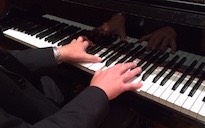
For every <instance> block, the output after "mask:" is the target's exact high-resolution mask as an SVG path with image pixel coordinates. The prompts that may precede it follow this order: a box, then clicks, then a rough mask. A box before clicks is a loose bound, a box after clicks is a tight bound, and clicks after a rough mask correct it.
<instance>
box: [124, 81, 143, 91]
mask: <svg viewBox="0 0 205 128" xmlns="http://www.w3.org/2000/svg"><path fill="white" fill-rule="evenodd" d="M142 86H143V84H142V82H141V81H140V82H137V83H126V84H125V91H134V90H137V89H139V88H141V87H142Z"/></svg>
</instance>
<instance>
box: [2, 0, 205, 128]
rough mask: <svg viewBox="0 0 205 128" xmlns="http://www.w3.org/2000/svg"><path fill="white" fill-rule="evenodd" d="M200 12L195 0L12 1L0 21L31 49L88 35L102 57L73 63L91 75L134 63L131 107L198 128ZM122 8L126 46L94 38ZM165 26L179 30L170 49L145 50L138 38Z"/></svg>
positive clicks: (202, 87) (204, 39)
mask: <svg viewBox="0 0 205 128" xmlns="http://www.w3.org/2000/svg"><path fill="white" fill-rule="evenodd" d="M204 10H205V3H204V1H200V0H163V1H162V0H97V1H96V0H86V1H85V0H35V1H25V0H17V1H15V0H13V1H11V5H10V12H8V13H7V15H6V16H5V17H4V18H2V19H1V30H2V34H3V36H4V37H5V38H7V39H9V40H11V41H14V42H15V43H20V44H22V45H23V46H26V47H30V48H45V47H60V46H62V45H65V44H67V43H68V42H69V41H71V40H72V39H73V38H75V37H77V36H79V35H84V36H87V37H88V38H89V39H90V40H91V41H93V42H94V43H95V44H96V45H95V46H94V47H91V48H89V49H88V52H89V53H91V54H94V55H98V56H101V57H102V58H103V62H101V63H94V64H93V63H79V64H73V65H74V66H76V67H77V68H79V69H81V70H82V71H85V72H88V73H89V74H93V73H94V72H95V71H97V70H99V69H102V68H107V67H111V66H113V65H115V64H117V63H125V62H129V61H135V62H137V63H138V66H141V67H142V69H143V72H142V73H141V75H140V76H137V77H136V78H135V79H134V80H133V81H132V82H136V81H139V80H142V82H143V84H144V86H143V87H142V88H141V89H140V90H136V91H134V92H131V93H129V95H128V96H126V102H127V103H128V104H131V105H132V106H134V107H136V108H138V107H139V106H140V105H141V106H142V107H141V108H144V111H145V112H147V115H153V116H154V117H153V118H155V116H158V114H159V113H160V117H158V118H160V119H161V120H162V119H165V118H166V122H168V123H167V124H169V125H170V127H175V125H174V124H175V123H176V122H180V123H182V124H185V125H182V126H185V127H190V128H191V127H195V128H203V127H205V58H204V55H205V35H204V34H205V33H204V32H205V31H204V30H205V12H204ZM119 12H120V13H124V15H125V16H126V18H127V19H126V21H127V23H126V27H127V28H126V31H127V40H126V43H125V42H121V41H120V40H119V39H118V38H116V37H105V38H96V37H98V36H97V35H95V34H96V33H94V32H93V30H94V29H95V27H97V26H100V25H101V24H102V23H103V22H105V21H107V20H109V18H110V17H111V16H112V15H113V14H114V13H119ZM165 26H171V27H173V28H174V30H176V33H177V38H176V43H177V51H176V53H175V54H172V53H170V49H167V50H166V51H165V52H162V51H158V50H153V51H146V46H147V44H148V42H147V41H143V42H141V43H138V40H139V39H140V38H141V37H142V36H143V35H145V34H148V33H151V32H153V31H155V30H158V29H160V28H162V27H165ZM139 100H141V102H139ZM150 106H155V107H154V108H155V109H153V107H150ZM141 108H140V109H141ZM155 110H157V111H155ZM142 111H143V109H142ZM150 113H152V114H150ZM167 120H168V121H167Z"/></svg>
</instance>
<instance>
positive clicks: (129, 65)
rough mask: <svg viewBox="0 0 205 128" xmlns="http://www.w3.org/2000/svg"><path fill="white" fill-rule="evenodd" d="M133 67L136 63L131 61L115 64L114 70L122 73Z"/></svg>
mask: <svg viewBox="0 0 205 128" xmlns="http://www.w3.org/2000/svg"><path fill="white" fill-rule="evenodd" d="M135 67H136V63H133V62H129V63H125V64H117V65H116V66H115V68H116V71H118V72H119V73H120V74H124V73H125V72H126V71H127V70H129V69H132V68H135Z"/></svg>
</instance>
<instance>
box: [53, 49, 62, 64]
mask: <svg viewBox="0 0 205 128" xmlns="http://www.w3.org/2000/svg"><path fill="white" fill-rule="evenodd" d="M53 55H54V58H55V60H56V62H57V64H61V63H62V57H61V53H60V52H59V50H58V48H57V47H53Z"/></svg>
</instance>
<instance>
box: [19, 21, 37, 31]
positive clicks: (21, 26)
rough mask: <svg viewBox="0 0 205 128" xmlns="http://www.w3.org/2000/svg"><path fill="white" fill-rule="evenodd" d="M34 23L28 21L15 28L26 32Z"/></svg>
mask: <svg viewBox="0 0 205 128" xmlns="http://www.w3.org/2000/svg"><path fill="white" fill-rule="evenodd" d="M32 25H33V24H32V23H31V22H30V21H27V23H25V24H22V25H20V26H18V27H16V28H15V29H16V30H18V31H20V32H24V31H25V30H26V29H29V28H30V27H31V26H32Z"/></svg>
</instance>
